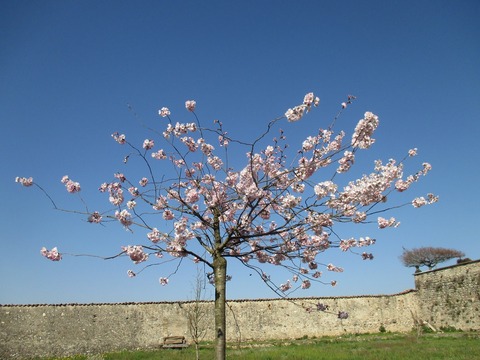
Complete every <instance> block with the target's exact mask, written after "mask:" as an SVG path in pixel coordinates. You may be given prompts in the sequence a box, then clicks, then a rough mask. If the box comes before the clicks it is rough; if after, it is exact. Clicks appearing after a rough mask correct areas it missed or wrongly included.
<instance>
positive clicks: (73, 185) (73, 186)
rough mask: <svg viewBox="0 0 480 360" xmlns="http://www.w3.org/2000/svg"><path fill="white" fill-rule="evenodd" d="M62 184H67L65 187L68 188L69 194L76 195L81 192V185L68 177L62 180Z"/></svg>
mask: <svg viewBox="0 0 480 360" xmlns="http://www.w3.org/2000/svg"><path fill="white" fill-rule="evenodd" d="M61 182H62V184H65V187H66V188H67V191H68V192H69V193H72V194H73V193H76V192H79V191H80V190H81V188H80V184H79V183H78V182H76V181H73V180H71V179H70V178H69V177H68V175H65V176H63V177H62V180H61Z"/></svg>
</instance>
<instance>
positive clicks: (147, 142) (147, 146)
mask: <svg viewBox="0 0 480 360" xmlns="http://www.w3.org/2000/svg"><path fill="white" fill-rule="evenodd" d="M154 146H155V142H154V141H153V140H151V139H145V140H144V141H143V145H142V147H143V148H144V149H145V150H150V149H152V148H153V147H154Z"/></svg>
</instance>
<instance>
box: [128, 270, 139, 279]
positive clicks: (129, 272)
mask: <svg viewBox="0 0 480 360" xmlns="http://www.w3.org/2000/svg"><path fill="white" fill-rule="evenodd" d="M127 276H128V277H130V278H133V277H135V276H137V274H135V273H134V272H133V271H132V270H128V271H127Z"/></svg>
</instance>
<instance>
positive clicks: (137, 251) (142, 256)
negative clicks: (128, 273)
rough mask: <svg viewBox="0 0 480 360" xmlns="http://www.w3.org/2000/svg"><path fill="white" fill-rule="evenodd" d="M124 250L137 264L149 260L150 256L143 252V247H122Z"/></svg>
mask: <svg viewBox="0 0 480 360" xmlns="http://www.w3.org/2000/svg"><path fill="white" fill-rule="evenodd" d="M122 250H123V251H124V252H125V253H126V254H127V255H128V256H129V257H130V259H131V260H132V261H133V262H134V263H135V264H139V263H141V262H144V261H147V260H148V254H146V253H145V252H144V251H143V246H141V245H133V246H132V245H128V246H122Z"/></svg>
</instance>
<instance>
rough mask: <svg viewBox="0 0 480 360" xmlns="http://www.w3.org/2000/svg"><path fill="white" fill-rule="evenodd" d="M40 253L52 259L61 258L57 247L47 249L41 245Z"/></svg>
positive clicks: (57, 259)
mask: <svg viewBox="0 0 480 360" xmlns="http://www.w3.org/2000/svg"><path fill="white" fill-rule="evenodd" d="M40 253H41V254H42V255H43V256H44V257H46V258H47V259H49V260H52V261H60V260H61V259H62V254H60V253H59V252H58V249H57V247H54V248H52V250H47V249H46V248H45V247H42V249H41V250H40Z"/></svg>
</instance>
